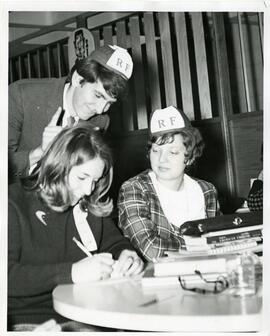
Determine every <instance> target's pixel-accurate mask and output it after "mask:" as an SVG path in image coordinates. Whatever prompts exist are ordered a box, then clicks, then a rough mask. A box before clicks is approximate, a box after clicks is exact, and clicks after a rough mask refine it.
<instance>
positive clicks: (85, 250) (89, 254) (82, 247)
mask: <svg viewBox="0 0 270 336" xmlns="http://www.w3.org/2000/svg"><path fill="white" fill-rule="evenodd" d="M72 240H73V241H74V242H75V243H76V244H77V246H78V247H79V248H80V249H81V250H82V251H83V252H84V253H85V254H86V255H87V256H88V257H92V254H91V253H90V252H89V251H88V250H87V248H86V247H85V246H84V245H83V244H82V243H81V242H79V241H78V239H76V238H75V237H73V238H72Z"/></svg>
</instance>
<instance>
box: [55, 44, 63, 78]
mask: <svg viewBox="0 0 270 336" xmlns="http://www.w3.org/2000/svg"><path fill="white" fill-rule="evenodd" d="M56 48H57V70H58V77H62V62H63V60H62V54H61V44H60V43H57V45H56Z"/></svg>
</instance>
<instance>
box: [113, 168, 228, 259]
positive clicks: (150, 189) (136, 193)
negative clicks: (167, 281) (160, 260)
mask: <svg viewBox="0 0 270 336" xmlns="http://www.w3.org/2000/svg"><path fill="white" fill-rule="evenodd" d="M148 172H149V170H146V171H144V172H142V173H140V174H139V175H137V176H135V177H133V178H131V179H129V180H128V181H126V182H124V184H123V185H122V187H121V188H120V191H119V198H118V211H119V227H120V229H121V230H122V231H123V233H124V235H125V236H126V237H128V238H129V239H130V240H131V242H132V244H133V245H134V246H135V248H136V249H137V250H138V252H139V253H140V254H141V255H142V257H143V258H145V259H146V260H150V261H151V260H153V259H155V258H157V257H161V256H163V255H164V252H165V251H176V250H178V249H179V248H180V246H181V243H180V234H179V228H178V227H176V226H175V225H173V224H171V223H170V222H169V221H168V220H167V218H166V217H165V215H164V212H163V210H162V208H161V204H160V201H159V199H158V196H157V193H156V191H155V189H154V186H153V183H152V180H151V178H150V176H149V174H148ZM195 180H196V181H197V182H198V184H199V186H200V187H201V189H202V191H203V195H204V199H205V214H206V217H207V218H208V217H215V216H217V215H220V214H221V213H220V207H219V202H218V200H217V191H216V188H215V187H214V186H213V185H212V184H211V183H209V182H206V181H203V180H199V179H195Z"/></svg>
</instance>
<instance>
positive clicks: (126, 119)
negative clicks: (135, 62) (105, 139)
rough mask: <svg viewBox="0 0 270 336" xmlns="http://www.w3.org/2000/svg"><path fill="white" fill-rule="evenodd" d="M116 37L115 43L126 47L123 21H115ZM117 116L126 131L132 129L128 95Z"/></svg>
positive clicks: (130, 106)
mask: <svg viewBox="0 0 270 336" xmlns="http://www.w3.org/2000/svg"><path fill="white" fill-rule="evenodd" d="M116 38H117V45H119V47H122V48H127V46H128V41H127V32H126V22H125V21H119V22H117V23H116ZM133 78H134V77H133ZM132 81H133V79H132ZM130 82H131V81H130V80H129V85H131V84H130ZM134 103H135V101H134ZM119 116H120V117H121V118H120V119H119V121H118V124H119V125H121V127H122V129H123V130H127V131H129V130H130V131H132V130H134V121H133V119H134V118H133V106H132V100H131V99H130V95H129V96H128V99H127V100H124V101H123V102H122V115H120V114H119Z"/></svg>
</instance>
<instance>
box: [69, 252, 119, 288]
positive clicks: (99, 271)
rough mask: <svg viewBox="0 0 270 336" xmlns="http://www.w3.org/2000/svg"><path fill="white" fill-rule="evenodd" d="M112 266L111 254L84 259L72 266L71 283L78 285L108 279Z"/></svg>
mask: <svg viewBox="0 0 270 336" xmlns="http://www.w3.org/2000/svg"><path fill="white" fill-rule="evenodd" d="M113 264H114V260H113V257H112V255H111V253H99V254H95V255H93V256H91V257H86V258H84V259H82V260H80V261H78V262H76V263H74V264H73V265H72V269H71V278H72V281H73V282H74V283H80V282H87V281H97V280H102V279H107V278H110V276H111V273H112V271H113V268H112V266H113Z"/></svg>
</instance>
